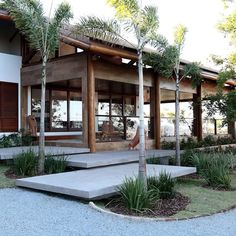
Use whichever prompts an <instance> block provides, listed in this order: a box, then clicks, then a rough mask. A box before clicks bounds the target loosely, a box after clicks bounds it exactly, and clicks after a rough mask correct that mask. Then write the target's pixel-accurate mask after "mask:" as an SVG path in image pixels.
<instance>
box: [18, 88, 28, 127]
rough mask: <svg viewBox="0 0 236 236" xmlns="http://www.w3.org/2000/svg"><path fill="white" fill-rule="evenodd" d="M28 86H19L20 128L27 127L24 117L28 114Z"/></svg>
mask: <svg viewBox="0 0 236 236" xmlns="http://www.w3.org/2000/svg"><path fill="white" fill-rule="evenodd" d="M28 112H29V111H28V87H26V86H25V87H21V114H20V116H21V128H23V129H25V130H26V129H27V121H26V118H27V116H28Z"/></svg>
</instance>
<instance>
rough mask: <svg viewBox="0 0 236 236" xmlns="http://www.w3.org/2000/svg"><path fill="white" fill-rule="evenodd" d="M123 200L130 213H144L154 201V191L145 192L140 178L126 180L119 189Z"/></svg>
mask: <svg viewBox="0 0 236 236" xmlns="http://www.w3.org/2000/svg"><path fill="white" fill-rule="evenodd" d="M118 191H119V193H120V195H121V199H122V201H123V202H124V204H125V205H126V206H127V208H128V209H129V210H130V211H134V212H142V211H145V210H147V209H149V208H150V206H151V205H152V203H153V201H154V196H153V191H151V190H149V189H147V190H145V186H144V183H143V182H142V181H141V180H140V179H138V178H126V179H125V181H124V182H123V184H122V185H121V186H120V187H118Z"/></svg>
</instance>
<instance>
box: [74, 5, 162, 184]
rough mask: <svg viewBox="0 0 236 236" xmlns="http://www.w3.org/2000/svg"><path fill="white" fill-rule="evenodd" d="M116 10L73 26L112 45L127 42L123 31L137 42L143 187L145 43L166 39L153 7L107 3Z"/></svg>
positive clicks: (140, 170) (140, 175) (140, 160)
mask: <svg viewBox="0 0 236 236" xmlns="http://www.w3.org/2000/svg"><path fill="white" fill-rule="evenodd" d="M107 2H108V4H110V5H111V6H112V7H113V8H114V9H115V11H116V17H115V18H114V19H110V20H103V19H101V18H98V17H89V16H88V17H83V18H81V19H80V22H79V23H78V24H77V25H76V30H75V31H76V32H77V33H81V32H82V33H83V34H84V35H87V36H90V37H92V38H96V39H102V40H106V41H109V42H111V43H115V42H117V41H118V40H121V41H126V43H127V42H128V43H129V44H130V45H132V43H130V42H129V41H128V40H127V39H126V37H125V36H123V35H122V31H125V32H129V33H130V32H132V33H133V34H134V36H135V38H136V40H137V45H132V46H133V47H134V48H135V49H136V50H137V58H138V77H139V123H140V124H139V135H140V138H139V140H140V143H139V145H140V148H139V178H140V180H141V181H143V182H144V185H145V186H146V161H145V134H144V98H143V48H144V46H145V45H146V44H148V43H154V42H155V45H156V46H158V45H159V46H160V45H161V43H163V42H165V40H164V39H163V38H162V37H160V36H158V35H157V29H158V26H159V21H158V16H157V9H156V8H155V7H153V6H145V7H144V8H142V6H140V5H141V4H139V1H138V0H108V1H107Z"/></svg>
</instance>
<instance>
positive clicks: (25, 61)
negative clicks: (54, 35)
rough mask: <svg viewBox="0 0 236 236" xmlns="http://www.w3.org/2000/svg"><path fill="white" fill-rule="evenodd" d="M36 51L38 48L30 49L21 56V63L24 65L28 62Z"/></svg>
mask: <svg viewBox="0 0 236 236" xmlns="http://www.w3.org/2000/svg"><path fill="white" fill-rule="evenodd" d="M37 52H38V50H35V49H32V50H31V51H30V52H29V54H28V55H27V56H26V57H24V58H23V61H22V63H23V64H24V65H25V64H28V63H29V61H30V60H31V59H32V58H33V57H34V55H35V54H36V53H37Z"/></svg>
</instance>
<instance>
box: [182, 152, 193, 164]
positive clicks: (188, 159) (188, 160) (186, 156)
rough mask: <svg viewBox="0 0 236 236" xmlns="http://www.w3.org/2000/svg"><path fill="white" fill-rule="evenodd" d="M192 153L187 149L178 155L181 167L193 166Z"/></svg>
mask: <svg viewBox="0 0 236 236" xmlns="http://www.w3.org/2000/svg"><path fill="white" fill-rule="evenodd" d="M193 154H194V151H193V150H190V149H187V150H186V151H185V152H184V153H183V154H181V155H180V159H181V165H182V166H193V158H192V156H193Z"/></svg>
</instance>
